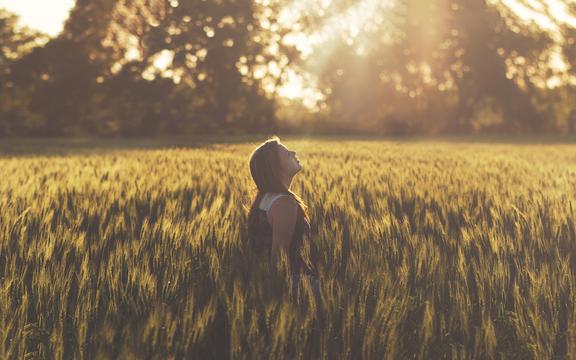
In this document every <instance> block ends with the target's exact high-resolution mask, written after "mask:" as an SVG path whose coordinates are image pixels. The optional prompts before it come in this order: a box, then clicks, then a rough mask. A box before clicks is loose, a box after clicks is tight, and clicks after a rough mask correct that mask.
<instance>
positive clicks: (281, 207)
mask: <svg viewBox="0 0 576 360" xmlns="http://www.w3.org/2000/svg"><path fill="white" fill-rule="evenodd" d="M297 211H298V202H296V199H294V198H293V197H292V196H280V197H279V198H278V199H276V200H275V201H274V203H272V206H271V207H270V210H268V219H269V220H270V221H271V222H274V219H282V222H284V220H285V221H288V222H293V221H295V219H296V215H297Z"/></svg>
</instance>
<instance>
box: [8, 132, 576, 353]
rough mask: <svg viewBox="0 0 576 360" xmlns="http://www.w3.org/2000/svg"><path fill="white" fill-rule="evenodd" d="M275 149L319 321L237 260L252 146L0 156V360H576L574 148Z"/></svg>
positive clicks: (309, 143)
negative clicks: (292, 156)
mask: <svg viewBox="0 0 576 360" xmlns="http://www.w3.org/2000/svg"><path fill="white" fill-rule="evenodd" d="M258 140H259V141H261V140H264V138H259V139H258ZM282 140H283V142H284V143H285V144H286V145H287V146H288V147H289V148H292V149H294V150H296V151H297V152H298V157H299V158H300V159H301V161H302V164H303V166H304V169H303V171H302V172H301V173H300V174H298V175H297V176H296V177H295V179H294V181H293V183H292V189H293V190H294V192H296V193H297V194H299V195H301V196H302V198H303V199H304V201H305V202H306V203H307V204H308V205H309V213H310V217H311V225H312V234H313V235H312V240H313V241H312V242H311V243H310V247H309V248H307V251H308V253H309V256H310V258H312V260H313V261H315V263H316V264H317V266H318V268H319V270H320V271H321V274H322V279H323V285H322V289H321V291H322V298H323V302H322V303H321V304H320V307H319V308H318V309H315V308H314V307H313V306H310V305H311V304H312V303H311V302H310V300H311V296H312V295H311V290H310V287H309V286H308V285H304V286H303V288H302V290H304V292H303V296H302V297H300V298H298V299H297V300H298V301H291V300H290V299H291V298H290V292H289V291H288V286H287V284H288V283H289V281H290V279H289V278H288V276H287V273H286V271H285V270H286V269H285V267H284V266H282V264H281V265H280V266H277V267H275V268H274V269H273V271H267V270H266V269H268V268H267V267H268V266H270V264H267V263H266V261H264V260H259V259H257V258H256V257H255V256H254V254H252V253H251V252H250V251H249V249H248V248H247V246H246V236H245V233H244V225H245V221H246V211H245V209H244V208H243V205H244V206H248V205H249V204H250V200H251V199H252V196H253V195H254V186H253V183H252V180H251V179H250V175H249V172H248V166H247V164H248V156H249V154H250V152H251V151H252V149H253V148H254V146H255V145H256V144H257V143H258V141H255V140H238V141H225V142H224V141H222V142H218V141H213V142H209V141H203V142H200V141H198V142H193V141H190V142H179V143H173V144H169V143H166V144H164V143H161V142H142V143H138V142H136V141H132V142H130V143H129V145H122V144H121V143H120V142H119V143H103V144H100V143H98V142H91V143H88V144H82V143H67V142H60V143H49V142H46V143H44V142H41V143H36V142H33V141H32V142H29V143H18V144H16V143H14V144H12V145H10V144H8V145H6V144H5V145H2V146H1V147H0V173H1V174H2V180H1V181H0V279H1V280H0V358H2V359H12V358H14V359H21V358H23V357H25V358H57V359H59V358H79V359H86V358H98V359H100V358H110V359H116V358H122V359H143V358H156V359H170V358H194V359H212V358H214V359H222V358H234V359H244V358H245V359H282V358H305V359H316V358H318V359H320V358H321V359H339V358H347V359H357V358H370V359H442V358H447V359H490V358H495V359H498V358H507V359H575V358H576V223H575V222H576V216H575V213H574V210H575V209H574V207H576V145H572V144H569V143H553V142H552V143H540V144H539V143H531V142H526V143H506V142H482V141H480V142H466V141H441V140H421V141H400V140H398V141H396V140H391V139H387V140H374V139H349V140H346V139H330V138H310V139H307V138H287V139H285V140H284V139H282ZM319 315H321V316H319Z"/></svg>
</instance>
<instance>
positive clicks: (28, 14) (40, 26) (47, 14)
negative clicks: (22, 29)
mask: <svg viewBox="0 0 576 360" xmlns="http://www.w3.org/2000/svg"><path fill="white" fill-rule="evenodd" d="M74 3H75V0H0V7H3V8H5V9H8V10H9V11H11V12H13V13H16V14H17V15H19V16H20V24H21V25H25V26H28V27H30V28H33V29H36V30H40V31H42V32H44V33H46V34H48V35H50V36H56V35H58V33H60V31H62V27H63V25H64V21H66V18H67V17H68V14H69V13H70V9H72V6H74Z"/></svg>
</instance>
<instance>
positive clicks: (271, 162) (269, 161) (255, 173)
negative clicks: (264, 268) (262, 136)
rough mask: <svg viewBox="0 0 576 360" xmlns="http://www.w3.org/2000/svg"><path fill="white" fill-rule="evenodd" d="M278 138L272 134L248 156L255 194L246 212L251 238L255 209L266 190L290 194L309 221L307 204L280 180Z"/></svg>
mask: <svg viewBox="0 0 576 360" xmlns="http://www.w3.org/2000/svg"><path fill="white" fill-rule="evenodd" d="M279 140H280V139H279V138H278V137H277V136H273V137H271V138H269V139H268V140H266V141H265V142H264V143H263V144H262V145H260V146H259V147H258V148H256V150H254V151H253V152H252V155H251V156H250V174H251V175H252V179H253V180H254V182H255V183H256V188H257V192H256V196H255V198H254V201H253V202H252V205H251V207H250V210H249V212H248V238H249V239H253V238H254V236H255V235H256V226H257V225H258V217H257V210H258V205H259V204H260V201H261V200H262V197H263V196H264V194H266V193H268V192H274V193H282V194H289V195H291V196H292V197H293V198H294V199H295V200H296V202H297V203H298V206H299V208H300V211H301V213H302V215H303V217H304V221H306V222H308V223H310V219H309V216H308V212H307V208H308V207H307V206H306V204H304V202H303V201H302V199H301V198H300V197H299V196H298V195H296V194H294V193H293V192H292V191H290V190H289V189H288V188H286V186H284V184H282V181H280V171H281V169H280V161H279V160H280V158H279V152H278V146H279V145H280V143H279Z"/></svg>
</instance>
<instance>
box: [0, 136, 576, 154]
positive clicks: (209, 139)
mask: <svg viewBox="0 0 576 360" xmlns="http://www.w3.org/2000/svg"><path fill="white" fill-rule="evenodd" d="M271 135H272V134H270V135H265V134H252V135H233V136H202V137H200V136H191V137H162V138H116V139H99V138H77V139H65V138H50V139H34V138H27V139H4V140H2V141H0V156H35V155H36V156H74V155H78V154H94V153H96V154H97V153H107V152H111V151H130V150H161V149H174V148H190V149H194V148H203V149H209V148H211V147H214V146H217V145H226V144H242V143H253V144H254V145H257V144H259V143H260V142H262V141H264V140H266V139H267V138H268V137H269V136H271ZM278 136H279V137H280V139H281V140H286V141H298V140H313V141H317V142H324V141H328V142H336V141H362V142H382V141H384V142H391V143H400V144H402V143H406V144H418V143H438V144H441V143H448V144H455V145H456V144H478V145H489V144H494V145H575V144H576V136H574V135H569V136H568V135H567V136H552V135H550V136H547V135H542V136H498V135H485V136H382V135H380V136H376V135H346V136H344V135H291V134H285V135H280V134H278Z"/></svg>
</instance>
